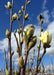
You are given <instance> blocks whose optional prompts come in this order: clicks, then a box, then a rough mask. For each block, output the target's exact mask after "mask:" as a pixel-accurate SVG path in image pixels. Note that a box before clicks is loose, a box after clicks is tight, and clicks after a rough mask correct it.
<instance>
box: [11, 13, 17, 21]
mask: <svg viewBox="0 0 54 75" xmlns="http://www.w3.org/2000/svg"><path fill="white" fill-rule="evenodd" d="M16 19H18V16H17V14H16V13H15V14H14V15H13V16H12V21H15V20H16Z"/></svg>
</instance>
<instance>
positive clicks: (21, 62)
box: [19, 56, 24, 68]
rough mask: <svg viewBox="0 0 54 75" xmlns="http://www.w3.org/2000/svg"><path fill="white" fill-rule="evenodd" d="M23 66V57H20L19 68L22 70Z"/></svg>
mask: <svg viewBox="0 0 54 75" xmlns="http://www.w3.org/2000/svg"><path fill="white" fill-rule="evenodd" d="M23 65H24V60H23V56H20V58H19V66H20V67H21V68H23Z"/></svg>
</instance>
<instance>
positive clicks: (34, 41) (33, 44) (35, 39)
mask: <svg viewBox="0 0 54 75" xmlns="http://www.w3.org/2000/svg"><path fill="white" fill-rule="evenodd" d="M36 42H37V38H36V36H34V37H33V38H32V40H31V41H30V42H29V44H28V49H29V50H30V49H31V48H32V47H34V46H35V44H36Z"/></svg>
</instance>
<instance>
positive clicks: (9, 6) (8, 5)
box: [5, 1, 11, 9]
mask: <svg viewBox="0 0 54 75" xmlns="http://www.w3.org/2000/svg"><path fill="white" fill-rule="evenodd" d="M5 7H6V8H8V9H11V3H10V2H9V1H8V2H7V5H5Z"/></svg>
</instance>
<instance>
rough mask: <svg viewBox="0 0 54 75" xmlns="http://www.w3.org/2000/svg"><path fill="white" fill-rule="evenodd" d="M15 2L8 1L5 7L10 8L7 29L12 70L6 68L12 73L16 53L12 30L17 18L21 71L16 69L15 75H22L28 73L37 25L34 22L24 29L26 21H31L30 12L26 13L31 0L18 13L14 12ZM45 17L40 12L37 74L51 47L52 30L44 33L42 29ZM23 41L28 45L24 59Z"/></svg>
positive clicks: (35, 40)
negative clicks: (28, 60)
mask: <svg viewBox="0 0 54 75" xmlns="http://www.w3.org/2000/svg"><path fill="white" fill-rule="evenodd" d="M13 3H14V0H12V4H11V3H10V2H9V1H8V2H7V5H5V7H6V8H7V9H9V10H10V30H8V29H7V30H6V37H7V38H8V41H9V42H8V44H9V52H10V72H9V71H8V69H7V68H6V75H9V74H10V75H12V56H13V54H14V51H12V52H11V32H12V24H13V23H14V21H15V20H18V23H19V28H17V33H18V35H19V37H18V38H17V36H16V31H14V36H15V39H16V43H17V48H16V51H17V53H18V55H19V65H18V66H19V68H18V69H19V72H17V70H15V75H21V74H22V75H26V65H27V58H28V55H29V51H30V49H32V48H33V47H34V46H35V45H36V43H37V37H36V36H33V34H34V31H35V27H34V25H33V24H31V25H30V26H29V28H28V29H26V31H24V26H25V21H29V19H28V16H29V14H28V13H26V8H27V6H28V5H29V4H30V1H27V0H26V3H25V7H24V6H21V10H19V12H18V14H16V13H14V14H12V10H13ZM22 12H23V23H22V24H21V23H20V19H21V16H22ZM43 19H44V17H43V16H42V14H40V16H39V21H40V23H41V34H40V36H39V37H38V39H39V40H40V43H39V44H38V57H37V61H36V62H37V65H36V71H35V75H37V73H38V72H39V71H40V66H39V65H40V63H41V60H42V58H43V56H44V55H45V53H46V48H49V47H50V45H49V44H50V42H51V39H52V37H51V33H50V32H48V31H45V32H44V33H43V29H42V24H43ZM23 33H24V34H23ZM18 39H19V40H18ZM23 42H25V47H26V51H25V59H23V56H22V52H23V48H22V45H23ZM41 42H42V44H43V49H44V50H43V54H42V56H41V55H40V48H41ZM34 51H35V50H34ZM33 59H34V58H33ZM32 64H33V60H32ZM32 64H31V68H32Z"/></svg>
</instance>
